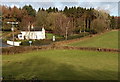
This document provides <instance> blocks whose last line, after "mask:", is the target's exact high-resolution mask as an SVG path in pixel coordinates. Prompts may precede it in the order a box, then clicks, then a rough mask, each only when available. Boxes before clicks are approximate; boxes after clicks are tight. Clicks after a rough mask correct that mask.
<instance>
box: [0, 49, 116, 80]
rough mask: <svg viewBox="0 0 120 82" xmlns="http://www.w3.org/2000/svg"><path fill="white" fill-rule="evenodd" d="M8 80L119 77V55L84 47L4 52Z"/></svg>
mask: <svg viewBox="0 0 120 82" xmlns="http://www.w3.org/2000/svg"><path fill="white" fill-rule="evenodd" d="M2 69H3V77H4V78H5V79H12V78H14V79H32V78H38V79H41V80H116V79H117V76H118V74H117V72H118V54H117V53H106V52H93V51H80V50H47V51H46V50H41V51H33V52H30V53H21V54H15V55H3V68H2Z"/></svg>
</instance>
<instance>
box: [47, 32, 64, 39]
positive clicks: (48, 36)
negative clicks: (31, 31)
mask: <svg viewBox="0 0 120 82" xmlns="http://www.w3.org/2000/svg"><path fill="white" fill-rule="evenodd" d="M53 36H55V38H62V37H61V36H58V35H55V34H52V33H46V37H47V39H52V38H53Z"/></svg>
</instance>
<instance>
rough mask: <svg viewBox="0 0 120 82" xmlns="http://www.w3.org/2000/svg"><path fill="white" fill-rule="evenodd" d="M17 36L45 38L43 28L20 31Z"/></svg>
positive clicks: (22, 37) (21, 37)
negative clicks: (40, 29)
mask: <svg viewBox="0 0 120 82" xmlns="http://www.w3.org/2000/svg"><path fill="white" fill-rule="evenodd" d="M18 38H19V39H21V40H24V39H38V40H39V39H45V30H44V29H42V31H21V34H19V35H18Z"/></svg>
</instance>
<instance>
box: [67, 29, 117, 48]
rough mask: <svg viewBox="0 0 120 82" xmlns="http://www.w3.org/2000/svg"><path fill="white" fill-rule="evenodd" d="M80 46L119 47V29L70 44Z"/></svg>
mask: <svg viewBox="0 0 120 82" xmlns="http://www.w3.org/2000/svg"><path fill="white" fill-rule="evenodd" d="M68 45H70V46H80V47H100V48H116V49H117V48H118V31H111V32H107V33H104V34H101V35H98V36H95V37H91V38H89V39H87V40H82V41H78V42H75V43H71V44H68Z"/></svg>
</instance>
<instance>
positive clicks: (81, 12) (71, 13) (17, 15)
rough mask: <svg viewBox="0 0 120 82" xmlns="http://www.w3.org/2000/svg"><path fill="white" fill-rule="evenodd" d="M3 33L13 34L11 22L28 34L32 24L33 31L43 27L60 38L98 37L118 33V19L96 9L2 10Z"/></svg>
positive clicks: (26, 7)
mask: <svg viewBox="0 0 120 82" xmlns="http://www.w3.org/2000/svg"><path fill="white" fill-rule="evenodd" d="M1 8H2V10H0V12H2V15H1V17H2V30H10V29H11V25H9V24H7V22H8V21H17V22H19V24H18V25H16V30H28V25H29V24H33V25H34V28H33V29H31V30H40V29H41V28H42V27H44V28H45V29H46V30H47V31H51V32H53V33H55V34H58V35H63V36H69V35H72V34H76V33H77V34H79V33H81V32H89V33H99V32H103V31H104V30H109V29H118V28H120V27H119V25H118V24H119V23H118V18H119V17H114V16H110V15H109V14H108V13H107V12H106V11H104V10H96V9H94V8H89V9H87V8H82V7H67V6H65V8H64V9H63V10H59V9H58V8H56V7H49V8H48V9H44V8H39V9H38V11H36V10H35V9H34V8H33V7H32V6H31V5H25V6H23V7H22V8H17V7H16V6H14V7H12V8H11V7H7V6H1Z"/></svg>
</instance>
